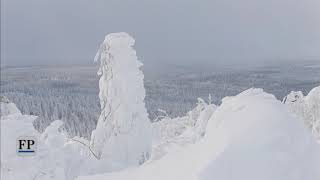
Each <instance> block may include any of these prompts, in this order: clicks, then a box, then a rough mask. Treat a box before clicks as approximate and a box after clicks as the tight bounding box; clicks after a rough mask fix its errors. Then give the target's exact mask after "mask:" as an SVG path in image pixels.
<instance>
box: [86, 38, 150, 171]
mask: <svg viewBox="0 0 320 180" xmlns="http://www.w3.org/2000/svg"><path fill="white" fill-rule="evenodd" d="M134 42H135V41H134V39H133V38H132V37H131V36H130V35H128V34H127V33H123V32H121V33H112V34H109V35H107V36H106V37H105V40H104V41H103V43H102V44H101V46H100V48H99V50H98V52H97V54H96V57H95V61H100V68H99V70H98V75H99V76H100V80H99V89H100V92H99V99H100V104H101V114H100V117H99V120H98V124H97V127H96V129H95V130H94V131H93V132H92V136H91V142H90V147H91V149H92V151H93V152H95V154H96V156H97V157H98V158H99V159H103V160H105V161H108V162H110V163H112V164H113V166H117V168H124V167H127V166H134V165H139V164H142V163H143V162H144V161H145V160H147V159H148V158H149V156H150V151H151V138H152V137H151V136H152V135H151V123H150V120H149V119H148V114H147V110H146V108H145V102H144V98H145V88H144V84H143V78H144V75H143V73H142V71H141V70H140V69H139V68H140V67H141V66H142V63H141V62H140V61H139V60H138V59H137V56H136V52H135V50H134V49H133V48H132V46H133V45H134ZM114 164H116V165H114Z"/></svg>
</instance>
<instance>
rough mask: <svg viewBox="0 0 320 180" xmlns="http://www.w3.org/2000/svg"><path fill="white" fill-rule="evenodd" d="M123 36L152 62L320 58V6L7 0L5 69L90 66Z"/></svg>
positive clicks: (223, 0) (271, 1)
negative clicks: (110, 39) (109, 40)
mask: <svg viewBox="0 0 320 180" xmlns="http://www.w3.org/2000/svg"><path fill="white" fill-rule="evenodd" d="M118 31H125V32H128V33H129V34H131V35H132V36H133V37H134V38H135V39H136V45H135V48H136V50H137V54H138V56H139V58H140V59H141V60H142V61H143V62H144V63H145V64H152V63H155V62H158V63H165V62H170V63H175V64H184V63H210V64H220V63H222V64H231V63H243V64H248V63H252V62H254V63H262V62H268V61H280V60H306V59H320V1H319V0H202V1H201V0H198V1H196V0H192V1H191V0H157V1H156V0H125V1H122V0H1V61H2V65H44V64H51V65H57V64H59V65H60V64H89V63H92V62H93V57H94V55H95V53H96V51H97V49H98V47H99V45H100V43H101V42H102V40H103V39H104V36H105V35H106V34H108V33H111V32H118Z"/></svg>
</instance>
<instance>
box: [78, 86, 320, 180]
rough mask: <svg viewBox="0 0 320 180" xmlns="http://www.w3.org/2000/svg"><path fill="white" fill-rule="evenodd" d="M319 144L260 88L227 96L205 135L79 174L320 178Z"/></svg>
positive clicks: (118, 179)
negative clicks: (132, 161)
mask: <svg viewBox="0 0 320 180" xmlns="http://www.w3.org/2000/svg"><path fill="white" fill-rule="evenodd" d="M319 158H320V149H319V145H318V144H316V142H315V140H314V139H313V138H312V136H311V134H310V133H309V132H308V130H307V128H306V127H305V126H304V124H303V123H302V122H301V121H300V120H299V119H297V118H295V117H294V116H292V115H291V113H290V112H289V110H288V109H287V107H286V106H285V105H283V104H282V103H281V102H280V101H278V100H277V99H276V98H275V97H274V96H273V95H270V94H267V93H265V92H263V91H262V90H261V89H249V90H247V91H244V92H243V93H241V94H239V95H237V96H235V97H227V98H224V99H223V103H222V105H221V106H220V107H218V108H217V110H216V111H215V112H214V113H213V115H212V117H211V118H210V120H209V122H208V126H207V128H206V134H205V137H204V138H203V139H202V140H200V141H199V142H197V143H195V144H190V145H189V146H187V147H185V148H175V149H172V150H171V152H169V153H168V154H167V155H166V156H163V157H162V158H160V159H159V160H155V161H152V162H149V163H147V164H144V165H142V166H140V167H138V168H131V169H127V170H124V171H121V172H114V173H107V174H101V175H95V176H88V177H80V178H78V180H89V179H90V180H105V179H108V180H123V179H127V178H128V177H130V179H133V180H141V179H152V180H157V179H159V180H163V179H167V180H168V179H173V180H176V179H185V180H188V179H189V180H196V179H201V180H203V179H204V180H207V179H208V180H209V179H210V180H211V179H219V180H238V179H245V180H257V179H260V180H264V179H265V180H270V179H272V180H301V179H308V180H318V179H320V171H319V167H320V164H319V162H320V159H319Z"/></svg>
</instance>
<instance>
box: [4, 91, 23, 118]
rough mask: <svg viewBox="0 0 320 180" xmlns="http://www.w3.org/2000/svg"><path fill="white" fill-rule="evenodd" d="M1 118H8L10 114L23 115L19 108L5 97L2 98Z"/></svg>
mask: <svg viewBox="0 0 320 180" xmlns="http://www.w3.org/2000/svg"><path fill="white" fill-rule="evenodd" d="M0 106H1V107H0V116H1V117H2V116H7V115H10V114H18V115H21V112H20V110H19V109H18V108H17V106H16V105H15V104H14V103H12V102H10V101H9V99H8V98H7V97H5V96H0Z"/></svg>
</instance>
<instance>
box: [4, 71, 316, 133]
mask: <svg viewBox="0 0 320 180" xmlns="http://www.w3.org/2000/svg"><path fill="white" fill-rule="evenodd" d="M161 69H162V70H165V72H163V71H160V72H159V71H156V70H153V69H151V70H150V69H147V70H145V88H146V93H147V95H146V99H145V101H146V106H147V109H148V113H149V117H150V119H151V120H154V119H155V118H156V117H157V115H158V114H159V113H158V109H163V110H165V111H166V112H167V113H168V115H169V116H170V117H176V116H183V115H184V114H185V113H186V112H187V111H189V110H191V109H193V108H194V107H195V106H196V102H197V97H201V98H203V99H207V97H208V96H209V94H210V95H211V97H212V100H213V103H215V104H220V102H221V99H222V98H223V97H225V96H232V95H236V94H238V93H239V92H241V91H243V90H245V89H248V88H251V87H256V88H263V89H264V90H265V91H266V92H269V93H272V94H274V95H275V96H276V97H277V98H278V99H280V100H281V99H282V98H283V97H284V96H285V95H287V94H288V93H289V92H290V91H297V90H301V91H302V92H303V93H304V94H306V93H307V92H309V91H310V89H312V88H313V87H315V86H319V85H320V69H319V68H313V67H310V66H301V65H299V66H297V65H281V66H270V67H263V68H258V67H257V68H251V69H245V70H244V69H235V68H216V67H213V68H202V67H166V68H161ZM96 71H97V67H94V66H86V67H84V66H73V67H30V68H8V69H1V94H2V95H5V96H7V97H8V98H9V99H10V101H12V102H14V103H15V104H16V105H17V106H18V108H19V109H20V110H21V111H22V113H23V114H31V115H37V116H39V118H38V119H37V120H36V121H35V123H34V126H35V127H36V128H37V129H38V130H40V131H43V130H44V128H45V127H47V126H48V125H49V124H50V123H51V122H52V121H54V120H57V119H60V120H62V121H64V122H65V128H66V130H67V132H68V133H69V135H70V136H75V135H79V136H83V137H90V135H91V134H90V133H91V131H92V130H93V129H94V128H95V126H96V122H97V119H98V117H99V114H100V105H99V98H98V92H99V89H98V79H99V77H98V76H97V74H96ZM80 132H81V133H80Z"/></svg>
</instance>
